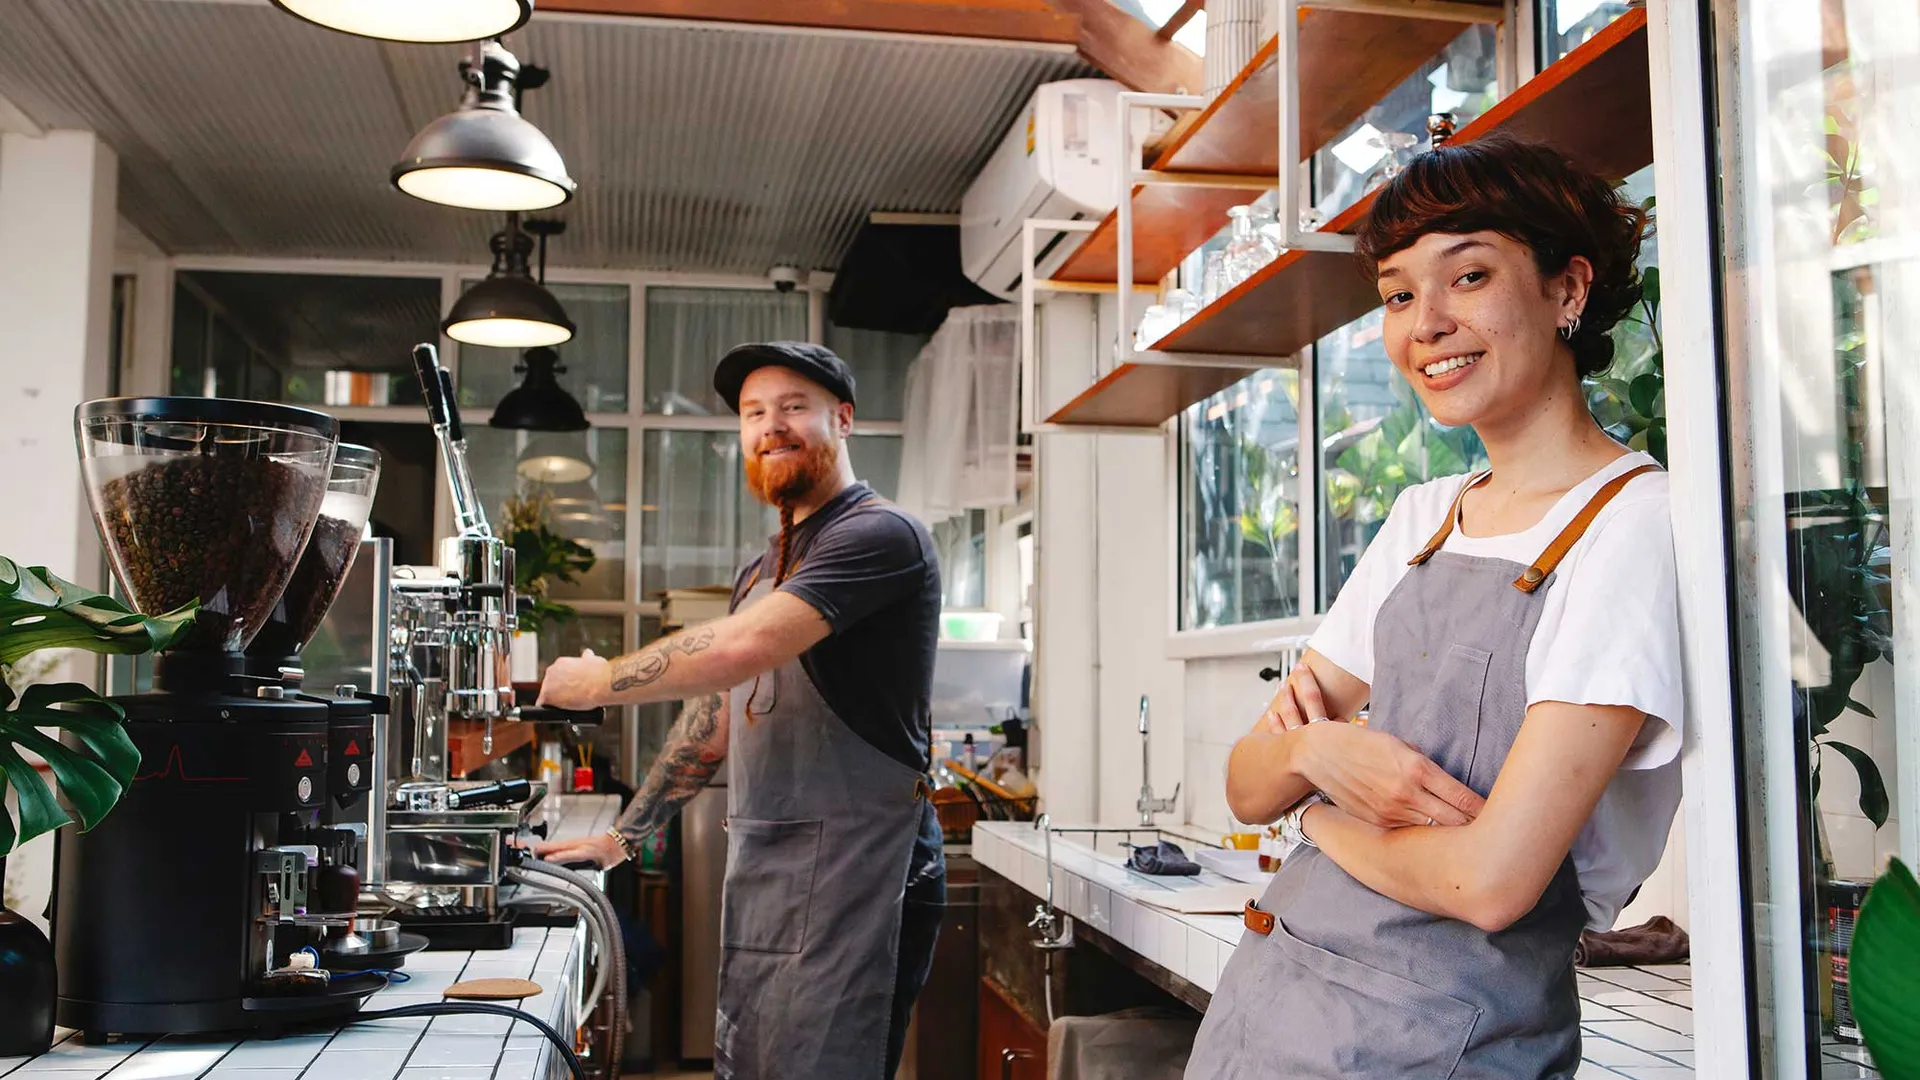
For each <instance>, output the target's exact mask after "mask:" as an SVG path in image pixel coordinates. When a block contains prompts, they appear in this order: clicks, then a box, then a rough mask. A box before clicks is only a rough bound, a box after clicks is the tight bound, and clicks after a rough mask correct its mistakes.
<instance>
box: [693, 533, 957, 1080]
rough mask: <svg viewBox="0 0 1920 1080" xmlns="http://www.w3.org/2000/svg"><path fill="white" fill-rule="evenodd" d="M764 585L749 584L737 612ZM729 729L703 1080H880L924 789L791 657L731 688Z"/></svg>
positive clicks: (921, 780) (920, 779)
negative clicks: (839, 712)
mask: <svg viewBox="0 0 1920 1080" xmlns="http://www.w3.org/2000/svg"><path fill="white" fill-rule="evenodd" d="M856 512H857V511H856ZM772 589H773V584H772V582H771V581H767V580H762V579H759V578H758V577H756V579H755V581H754V582H753V584H752V586H751V588H749V590H748V592H747V594H746V596H745V597H743V598H742V600H741V602H740V608H741V609H742V610H744V609H745V608H746V607H747V606H748V605H750V604H753V603H756V602H758V601H759V600H760V599H761V598H762V597H764V596H765V595H766V594H767V593H769V592H771V591H772ZM728 723H729V724H730V725H731V726H730V728H729V729H728V748H727V835H728V842H727V880H726V891H725V893H724V895H723V898H722V900H721V915H720V931H721V952H720V990H719V1015H718V1017H717V1018H716V1022H715V1031H714V1054H713V1064H714V1075H715V1077H716V1078H726V1077H735V1078H738V1080H761V1078H772V1077H820V1078H833V1080H882V1076H881V1074H882V1073H884V1072H885V1071H886V1058H887V1030H888V1024H889V1021H890V1018H891V1016H890V1010H891V1008H892V1004H893V992H894V979H895V974H896V967H897V962H898V952H899V944H900V913H901V905H902V901H903V899H904V895H905V891H906V882H907V865H908V862H909V860H910V859H911V856H912V851H913V841H914V836H915V834H916V831H917V829H918V826H919V824H920V816H921V813H922V809H921V806H920V799H921V797H922V795H923V793H924V792H925V790H926V786H925V785H926V779H925V777H923V776H921V775H920V774H919V773H916V772H915V771H914V770H912V769H910V768H908V767H907V766H906V765H903V764H901V763H900V762H898V761H895V760H894V759H893V758H891V757H889V756H888V755H887V754H886V753H885V752H883V751H881V750H878V749H876V748H874V746H873V745H872V744H871V743H869V742H867V741H866V740H865V739H863V738H861V737H860V736H859V735H858V734H856V733H855V732H854V731H853V730H852V729H851V728H849V727H847V725H846V724H845V723H843V722H842V721H841V720H840V718H839V717H838V716H836V715H834V713H833V710H832V709H830V708H828V707H827V703H826V701H825V700H823V699H822V698H821V696H820V692H819V691H818V690H817V689H816V688H815V687H814V685H813V680H812V679H811V678H809V677H808V676H807V673H806V671H805V669H803V668H802V667H801V666H800V661H799V660H797V659H796V660H793V661H790V662H789V663H786V664H783V665H781V666H780V667H779V668H776V669H775V670H773V671H770V672H768V673H767V674H765V675H762V676H760V677H759V678H757V679H754V680H752V681H750V682H747V683H743V684H741V685H740V686H736V687H734V688H733V693H732V711H731V713H730V715H729V716H728Z"/></svg>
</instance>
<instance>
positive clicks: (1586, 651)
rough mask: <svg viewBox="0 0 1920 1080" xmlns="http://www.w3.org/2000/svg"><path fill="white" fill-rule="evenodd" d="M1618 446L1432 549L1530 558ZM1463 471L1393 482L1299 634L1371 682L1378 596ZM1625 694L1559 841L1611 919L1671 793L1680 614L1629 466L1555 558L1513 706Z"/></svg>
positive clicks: (1641, 481) (1658, 830)
mask: <svg viewBox="0 0 1920 1080" xmlns="http://www.w3.org/2000/svg"><path fill="white" fill-rule="evenodd" d="M1651 464H1655V462H1654V460H1653V458H1651V457H1649V456H1647V455H1646V454H1628V455H1626V456H1624V457H1622V458H1620V459H1619V460H1617V461H1614V462H1612V463H1611V464H1609V465H1607V466H1606V467H1605V468H1603V469H1601V470H1600V471H1599V472H1597V473H1594V474H1593V475H1592V476H1591V477H1589V478H1587V479H1586V480H1585V481H1583V482H1582V483H1581V484H1580V485H1579V486H1577V487H1575V488H1574V489H1573V490H1572V491H1569V492H1567V494H1566V495H1565V496H1563V497H1562V498H1561V499H1560V501H1559V502H1558V503H1556V504H1554V507H1553V509H1552V510H1550V511H1548V513H1547V515H1546V516H1545V517H1543V518H1542V519H1541V520H1540V522H1539V523H1538V524H1536V525H1535V526H1534V527H1533V528H1531V529H1528V530H1526V531H1525V532H1519V533H1511V534H1508V535H1506V536H1486V537H1479V536H1467V535H1465V534H1464V533H1463V532H1462V531H1461V530H1460V529H1459V528H1458V527H1457V526H1456V527H1455V529H1454V530H1453V533H1452V534H1451V535H1450V536H1448V537H1447V541H1446V543H1445V545H1443V546H1442V548H1441V550H1442V551H1450V552H1457V553H1458V554H1461V555H1476V556H1481V557H1485V558H1495V559H1506V560H1509V561H1511V562H1516V563H1520V564H1523V565H1525V564H1530V563H1532V562H1533V561H1534V560H1535V559H1537V558H1539V556H1540V554H1541V552H1543V551H1545V550H1546V548H1547V545H1548V544H1550V543H1552V541H1553V538H1554V537H1556V536H1558V535H1559V534H1560V531H1561V530H1562V529H1564V528H1566V526H1567V524H1568V523H1569V522H1571V521H1572V520H1573V518H1574V516H1575V515H1576V514H1578V513H1579V512H1580V510H1581V509H1582V508H1583V507H1585V506H1586V505H1587V503H1588V502H1589V501H1590V500H1591V499H1592V498H1593V496H1594V494H1595V493H1596V492H1597V491H1599V490H1600V488H1601V487H1602V486H1604V485H1605V484H1606V483H1607V481H1609V480H1611V479H1613V478H1614V477H1616V476H1619V475H1620V474H1621V473H1624V472H1628V471H1630V470H1632V469H1636V468H1638V467H1640V466H1642V465H1651ZM1466 480H1467V478H1466V477H1464V476H1450V477H1446V478H1443V479H1440V480H1434V481H1430V482H1428V483H1425V484H1421V485H1420V486H1418V487H1414V488H1410V489H1408V490H1406V491H1404V492H1402V493H1401V495H1400V497H1399V498H1398V499H1397V500H1395V501H1394V504H1393V510H1392V511H1391V512H1390V513H1389V514H1388V515H1387V520H1386V522H1385V524H1383V525H1382V526H1381V528H1380V532H1379V535H1377V536H1375V537H1374V539H1373V542H1372V543H1371V544H1369V545H1367V549H1366V551H1365V552H1364V553H1363V554H1362V555H1361V557H1360V562H1359V565H1357V566H1355V567H1354V570H1353V576H1352V577H1350V578H1348V579H1347V583H1346V585H1345V586H1343V587H1342V588H1341V590H1340V595H1339V597H1338V598H1337V599H1335V601H1334V604H1333V607H1332V609H1331V610H1330V611H1328V612H1327V617H1326V619H1325V621H1324V622H1322V623H1321V625H1320V629H1319V630H1318V631H1317V632H1316V633H1315V634H1314V635H1313V642H1312V646H1313V649H1314V651H1315V652H1318V653H1320V654H1321V655H1322V656H1324V657H1326V658H1327V659H1328V660H1331V661H1333V662H1334V663H1335V664H1338V665H1339V666H1340V667H1342V668H1344V669H1345V670H1347V671H1348V672H1350V673H1352V674H1353V675H1354V676H1355V677H1357V678H1359V679H1360V680H1362V681H1363V682H1367V683H1371V682H1373V623H1374V617H1375V616H1376V615H1377V614H1379V611H1380V605H1381V604H1382V603H1383V602H1384V601H1385V600H1386V598H1387V594H1388V593H1390V592H1392V591H1393V588H1394V586H1396V585H1398V584H1399V582H1400V577H1401V575H1403V574H1405V573H1406V572H1407V570H1408V566H1407V560H1408V559H1411V558H1412V557H1413V556H1414V555H1415V554H1417V553H1418V552H1419V551H1420V549H1421V548H1423V547H1425V546H1426V544H1427V542H1428V541H1429V540H1431V539H1432V538H1433V534H1434V532H1435V531H1436V530H1438V529H1439V527H1440V524H1441V522H1443V521H1444V520H1445V519H1446V516H1447V512H1448V510H1449V509H1450V508H1451V507H1452V505H1453V500H1454V497H1455V496H1456V495H1458V494H1459V492H1460V487H1461V485H1462V484H1464V483H1466ZM1542 701H1562V702H1567V703H1569V704H1574V705H1626V706H1631V707H1632V708H1635V709H1639V710H1640V711H1641V712H1643V713H1645V714H1646V715H1647V720H1646V722H1645V724H1644V725H1643V726H1642V728H1641V731H1640V735H1639V738H1638V739H1636V740H1635V742H1634V744H1633V748H1632V749H1631V750H1630V751H1628V753H1627V757H1626V761H1625V762H1624V763H1622V765H1621V767H1620V771H1619V772H1617V773H1615V774H1614V778H1613V780H1612V782H1611V783H1609V784H1608V785H1607V789H1606V792H1605V793H1604V794H1603V795H1601V797H1600V803H1599V805H1598V806H1596V807H1595V808H1594V811H1593V817H1592V818H1590V819H1588V821H1587V824H1586V827H1585V828H1584V829H1582V830H1581V832H1580V835H1579V836H1578V837H1577V838H1575V840H1574V842H1573V851H1572V855H1573V862H1574V867H1575V869H1576V870H1578V871H1579V874H1580V890H1581V893H1582V894H1583V897H1584V898H1585V900H1586V904H1587V925H1588V926H1589V927H1590V928H1592V929H1597V930H1606V929H1611V928H1612V926H1613V922H1614V919H1615V917H1616V916H1617V915H1618V914H1619V913H1620V909H1621V908H1622V907H1625V906H1626V904H1627V901H1628V900H1629V899H1630V898H1631V896H1632V894H1633V891H1634V890H1635V889H1637V888H1639V886H1640V883H1641V882H1643V881H1645V880H1646V879H1647V876H1648V875H1650V874H1652V873H1653V871H1654V868H1655V867H1657V866H1659V865H1660V856H1661V854H1662V853H1663V852H1664V851H1665V849H1666V843H1667V833H1668V831H1669V830H1670V829H1671V827H1672V824H1673V815H1674V811H1675V810H1676V809H1677V808H1678V807H1679V805H1680V730H1681V725H1682V723H1683V722H1684V715H1683V707H1682V702H1683V697H1682V693H1681V682H1680V616H1679V602H1678V595H1677V591H1676V587H1675V577H1674V562H1673V530H1672V526H1671V524H1670V523H1669V519H1668V512H1667V476H1666V474H1665V473H1664V472H1656V473H1648V474H1645V475H1642V476H1638V477H1635V478H1634V479H1633V480H1632V481H1631V482H1630V483H1628V484H1627V486H1626V488H1625V490H1623V491H1621V492H1620V494H1619V495H1618V496H1616V497H1615V498H1614V500H1613V501H1612V502H1610V503H1608V504H1607V506H1606V508H1605V509H1603V510H1601V511H1600V514H1599V516H1598V517H1596V518H1595V519H1594V521H1593V523H1592V525H1590V526H1589V527H1588V529H1587V531H1586V534H1585V535H1584V536H1582V537H1581V538H1580V541H1579V542H1578V543H1576V544H1575V545H1574V546H1573V549H1572V550H1571V551H1569V552H1568V553H1567V557H1566V559H1565V560H1563V561H1562V562H1561V563H1560V567H1559V570H1558V571H1557V574H1556V576H1555V578H1554V579H1553V584H1552V585H1551V587H1549V588H1548V589H1547V591H1546V595H1545V599H1544V610H1543V611H1542V613H1541V616H1540V623H1539V627H1538V628H1537V629H1536V630H1535V631H1534V635H1533V641H1532V643H1531V644H1530V645H1529V646H1528V648H1527V705H1528V707H1532V706H1533V705H1534V704H1535V703H1537V702H1542Z"/></svg>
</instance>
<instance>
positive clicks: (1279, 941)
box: [1248, 921, 1480, 1080]
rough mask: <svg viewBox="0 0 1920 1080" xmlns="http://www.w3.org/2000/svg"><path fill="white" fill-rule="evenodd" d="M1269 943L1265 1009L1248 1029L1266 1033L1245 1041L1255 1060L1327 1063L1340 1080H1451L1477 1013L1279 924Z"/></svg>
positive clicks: (1262, 993)
mask: <svg viewBox="0 0 1920 1080" xmlns="http://www.w3.org/2000/svg"><path fill="white" fill-rule="evenodd" d="M1267 941H1268V944H1269V947H1270V948H1271V949H1273V950H1274V952H1275V953H1276V954H1277V955H1275V956H1274V957H1273V958H1272V960H1275V961H1279V962H1277V963H1276V962H1272V961H1270V962H1268V963H1267V964H1265V965H1263V966H1264V967H1265V968H1266V970H1265V972H1264V973H1263V978H1261V979H1260V980H1259V989H1258V991H1257V993H1256V998H1257V999H1258V1000H1260V1001H1264V1002H1268V1003H1269V1004H1270V1006H1271V1007H1270V1008H1269V1009H1267V1010H1266V1011H1265V1016H1264V1019H1256V1020H1255V1021H1254V1026H1255V1028H1256V1030H1257V1029H1260V1028H1264V1029H1265V1031H1264V1032H1263V1033H1260V1034H1254V1035H1253V1036H1252V1037H1251V1038H1250V1039H1249V1040H1248V1041H1249V1043H1250V1044H1251V1045H1252V1046H1253V1047H1254V1048H1255V1050H1256V1056H1258V1055H1259V1054H1260V1051H1261V1050H1263V1049H1264V1047H1273V1048H1274V1050H1275V1052H1276V1054H1277V1055H1278V1056H1277V1058H1273V1059H1269V1063H1276V1062H1278V1061H1293V1060H1299V1061H1301V1063H1302V1064H1303V1065H1305V1064H1307V1063H1309V1062H1315V1063H1320V1064H1326V1063H1329V1062H1330V1063H1331V1064H1332V1065H1334V1066H1335V1067H1336V1068H1337V1069H1338V1075H1342V1076H1368V1077H1385V1076H1419V1077H1423V1078H1435V1080H1438V1078H1442V1077H1447V1076H1451V1075H1453V1070H1454V1069H1455V1068H1456V1067H1458V1066H1459V1064H1460V1059H1461V1057H1462V1056H1463V1055H1464V1054H1465V1053H1466V1050H1467V1040H1468V1039H1469V1038H1471V1037H1472V1035H1473V1028H1474V1025H1475V1024H1476V1023H1478V1022H1479V1019H1480V1010H1479V1009H1478V1008H1477V1007H1475V1006H1473V1005H1469V1004H1467V1003H1466V1002H1464V1001H1461V1000H1459V999H1458V998H1452V997H1448V996H1447V995H1446V994H1443V993H1441V992H1439V991H1438V990H1431V989H1428V988H1427V987H1425V986H1421V985H1420V984H1419V983H1416V982H1413V981H1411V980H1408V979H1403V978H1401V977H1400V976H1398V975H1394V974H1391V973H1389V972H1385V971H1380V970H1378V969H1376V968H1371V967H1368V966H1367V965H1365V964H1362V963H1360V962H1359V961H1357V960H1349V959H1348V958H1346V957H1344V956H1339V955H1336V954H1334V953H1331V952H1328V951H1327V950H1325V949H1322V948H1320V947H1318V946H1315V945H1309V944H1307V943H1306V942H1304V941H1301V940H1300V939H1299V938H1296V937H1294V936H1293V935H1292V934H1291V933H1289V932H1288V931H1287V928H1286V926H1285V925H1283V924H1281V923H1280V922H1278V921H1276V922H1275V924H1274V928H1273V933H1272V934H1271V935H1270V936H1269V937H1268V939H1267ZM1302 969H1304V971H1303V970H1302ZM1303 974H1304V975H1305V976H1306V978H1305V980H1303V979H1302V975H1303ZM1315 1047H1317V1048H1318V1049H1317V1050H1315V1049H1313V1048H1315ZM1314 1075H1319V1074H1318V1073H1316V1074H1314Z"/></svg>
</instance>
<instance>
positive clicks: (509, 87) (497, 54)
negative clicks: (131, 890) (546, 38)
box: [389, 0, 575, 210]
mask: <svg viewBox="0 0 1920 1080" xmlns="http://www.w3.org/2000/svg"><path fill="white" fill-rule="evenodd" d="M389 2H391V0H389ZM481 57H482V62H481V71H480V72H479V73H478V74H476V73H475V72H474V71H473V62H472V61H471V60H463V61H461V62H460V70H461V73H462V76H463V77H464V78H465V79H466V80H467V95H466V98H465V99H464V100H463V101H461V103H460V107H459V108H458V109H456V110H454V111H453V112H450V113H448V114H447V115H445V116H442V117H440V118H439V119H437V120H434V121H433V122H431V123H429V124H428V125H427V126H426V127H423V128H421V129H420V133H419V134H417V135H415V136H414V137H413V141H412V142H411V143H408V144H407V151H406V154H405V156H404V157H403V158H402V159H401V161H400V163H399V164H398V165H395V166H394V167H393V183H394V186H395V187H398V188H399V189H400V190H401V191H404V192H406V193H407V194H409V195H412V196H413V197H415V198H417V199H424V200H426V201H427V202H432V203H440V204H441V205H444V206H457V207H461V208H463V209H467V210H544V209H546V208H547V207H550V206H558V205H560V204H561V203H563V202H566V201H567V200H568V199H571V198H573V192H574V188H575V184H574V182H573V178H572V177H570V176H568V175H567V164H566V162H564V161H562V160H561V159H560V151H558V150H556V149H554V147H553V142H552V141H551V140H550V139H548V138H547V137H546V135H545V134H543V133H542V132H541V131H540V129H539V128H537V127H534V126H533V125H532V124H530V123H528V122H527V121H526V119H525V118H523V117H522V116H521V115H520V113H519V110H518V109H517V108H516V107H515V105H514V85H515V82H516V80H518V78H519V76H520V64H519V61H517V60H515V59H514V58H513V54H512V53H509V52H507V50H506V49H504V48H502V47H501V46H500V45H499V44H498V43H497V42H492V41H489V42H487V43H486V44H485V45H483V46H482V47H481Z"/></svg>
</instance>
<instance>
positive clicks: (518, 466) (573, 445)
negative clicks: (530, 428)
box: [514, 435, 595, 486]
mask: <svg viewBox="0 0 1920 1080" xmlns="http://www.w3.org/2000/svg"><path fill="white" fill-rule="evenodd" d="M514 471H515V472H517V473H519V474H520V475H521V476H522V477H523V478H525V479H527V480H531V481H533V482H534V483H536V484H546V485H548V486H553V485H556V484H577V483H579V482H581V481H583V480H588V479H591V478H592V477H593V474H594V471H595V470H594V466H593V462H592V461H591V460H590V459H589V458H588V457H587V453H586V447H585V444H584V440H582V439H577V438H573V437H570V436H566V435H542V436H540V437H539V438H536V439H534V440H532V441H531V442H529V443H527V448H526V449H525V450H522V451H521V452H520V457H519V459H518V460H517V461H515V462H514Z"/></svg>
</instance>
